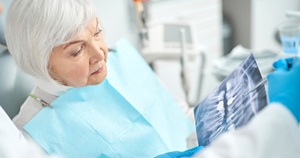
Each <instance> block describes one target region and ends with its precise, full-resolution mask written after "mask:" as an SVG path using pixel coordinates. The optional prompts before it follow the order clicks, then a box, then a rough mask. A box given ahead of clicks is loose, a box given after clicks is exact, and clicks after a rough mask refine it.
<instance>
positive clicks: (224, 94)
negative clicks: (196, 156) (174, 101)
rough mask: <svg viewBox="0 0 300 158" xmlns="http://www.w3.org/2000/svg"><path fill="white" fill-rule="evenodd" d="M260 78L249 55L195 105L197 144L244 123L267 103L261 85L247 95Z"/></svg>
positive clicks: (202, 143)
mask: <svg viewBox="0 0 300 158" xmlns="http://www.w3.org/2000/svg"><path fill="white" fill-rule="evenodd" d="M261 80H262V76H261V74H260V71H259V69H258V66H257V63H256V61H255V59H254V56H253V54H251V55H250V56H249V57H248V58H247V59H245V60H244V61H243V62H242V63H241V64H240V65H239V66H238V67H237V68H236V69H235V70H234V71H233V72H232V73H231V74H229V75H228V76H227V77H226V78H225V79H224V80H223V81H222V82H221V83H220V85H219V86H218V87H217V88H216V89H215V90H214V91H213V92H212V93H211V94H209V95H208V96H207V97H206V98H205V99H204V100H203V101H201V102H200V103H199V104H198V105H197V106H196V108H195V110H194V115H195V121H196V122H195V123H196V132H197V138H198V144H199V145H202V146H206V145H208V144H210V143H211V142H212V141H213V140H215V139H216V138H217V137H218V136H219V135H220V134H221V133H223V132H226V131H231V130H235V129H236V128H238V127H241V126H243V125H245V124H246V123H248V122H249V120H250V119H251V118H252V116H253V115H255V114H256V113H257V112H258V111H260V110H261V109H262V108H263V107H265V106H266V105H267V96H266V90H265V87H264V86H261V87H260V88H257V89H256V90H254V91H253V92H251V93H249V94H247V92H248V91H249V90H251V89H252V88H253V87H254V86H255V85H256V84H258V83H259V82H260V81H261ZM245 94H247V95H245Z"/></svg>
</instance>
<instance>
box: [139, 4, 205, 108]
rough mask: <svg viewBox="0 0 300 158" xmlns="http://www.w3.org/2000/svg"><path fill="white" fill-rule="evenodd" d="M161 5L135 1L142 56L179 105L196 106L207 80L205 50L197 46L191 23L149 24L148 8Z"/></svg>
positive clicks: (172, 21) (163, 22) (173, 21)
mask: <svg viewBox="0 0 300 158" xmlns="http://www.w3.org/2000/svg"><path fill="white" fill-rule="evenodd" d="M160 2H162V1H155V0H134V3H135V6H136V14H137V25H138V26H139V35H140V41H141V54H142V55H143V57H144V58H145V60H146V61H147V62H148V63H149V64H150V65H151V67H152V68H153V70H154V71H155V72H156V74H157V75H158V76H159V77H160V78H161V80H162V81H163V82H164V83H165V85H166V86H167V88H168V89H169V90H170V92H171V93H172V94H173V95H174V96H175V97H176V98H177V99H178V100H179V102H181V101H182V100H183V101H184V102H185V104H187V105H189V106H195V105H196V104H197V103H198V102H199V100H200V97H199V96H200V93H201V85H202V81H203V77H204V76H203V69H204V65H205V48H204V47H203V46H198V47H197V45H196V42H197V41H196V36H197V35H196V34H197V33H196V32H195V27H194V26H193V25H192V24H191V23H188V22H183V21H176V20H169V21H160V22H156V23H151V24H149V16H150V14H151V13H149V10H148V6H150V5H152V4H153V3H160Z"/></svg>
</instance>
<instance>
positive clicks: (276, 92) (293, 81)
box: [268, 58, 300, 122]
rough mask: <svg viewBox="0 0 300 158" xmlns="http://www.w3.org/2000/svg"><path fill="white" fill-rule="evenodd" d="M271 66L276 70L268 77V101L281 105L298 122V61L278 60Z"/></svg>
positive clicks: (299, 108)
mask: <svg viewBox="0 0 300 158" xmlns="http://www.w3.org/2000/svg"><path fill="white" fill-rule="evenodd" d="M273 65H274V67H275V68H276V70H275V71H274V72H273V73H271V74H270V75H268V97H269V101H270V102H271V103H272V102H278V103H281V104H283V105H284V106H285V107H287V108H288V109H289V110H290V111H291V112H292V113H293V115H294V116H295V118H296V119H297V121H298V122H300V106H299V102H300V93H299V89H300V82H299V81H300V59H299V58H293V60H291V58H288V59H279V60H278V61H277V62H275V63H274V64H273Z"/></svg>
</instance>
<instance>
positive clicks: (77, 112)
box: [24, 39, 194, 158]
mask: <svg viewBox="0 0 300 158" xmlns="http://www.w3.org/2000/svg"><path fill="white" fill-rule="evenodd" d="M116 47H117V52H116V53H109V56H108V57H109V60H108V65H107V67H108V77H107V79H106V80H105V81H104V82H103V83H101V84H99V85H96V86H87V87H83V88H73V89H71V90H70V91H68V92H67V93H65V94H63V95H62V96H60V97H59V98H57V99H56V100H54V101H53V102H52V103H51V105H52V106H53V107H54V108H53V109H51V108H44V109H43V110H41V111H40V112H39V113H38V114H37V115H36V116H35V117H34V118H33V119H32V120H30V121H29V122H28V123H27V124H26V125H25V127H24V129H25V130H26V131H27V132H28V133H29V134H30V135H31V136H32V137H33V138H34V139H35V140H36V141H37V142H38V143H39V144H40V145H42V147H43V148H44V149H45V150H46V151H47V152H48V153H49V154H51V155H52V154H59V155H62V156H63V157H72V158H76V157H80V158H81V157H154V156H156V155H159V154H161V153H165V152H169V151H175V150H186V138H187V136H188V135H189V134H190V133H191V132H192V131H194V126H193V125H192V123H191V122H190V121H189V120H188V119H187V117H186V116H185V115H184V113H183V112H182V110H181V109H180V107H179V106H178V105H177V104H176V102H175V101H174V99H173V98H172V96H171V95H170V93H169V92H168V91H167V90H166V89H165V88H164V87H163V86H162V84H161V83H160V82H159V80H158V79H157V78H156V76H155V74H154V73H153V71H152V70H151V69H150V67H149V66H148V65H147V63H145V61H144V60H143V58H142V57H141V56H140V55H139V53H138V52H137V51H136V50H135V49H134V48H133V47H132V46H131V45H130V43H129V42H128V41H126V40H125V39H123V40H120V41H119V42H118V43H117V46H116Z"/></svg>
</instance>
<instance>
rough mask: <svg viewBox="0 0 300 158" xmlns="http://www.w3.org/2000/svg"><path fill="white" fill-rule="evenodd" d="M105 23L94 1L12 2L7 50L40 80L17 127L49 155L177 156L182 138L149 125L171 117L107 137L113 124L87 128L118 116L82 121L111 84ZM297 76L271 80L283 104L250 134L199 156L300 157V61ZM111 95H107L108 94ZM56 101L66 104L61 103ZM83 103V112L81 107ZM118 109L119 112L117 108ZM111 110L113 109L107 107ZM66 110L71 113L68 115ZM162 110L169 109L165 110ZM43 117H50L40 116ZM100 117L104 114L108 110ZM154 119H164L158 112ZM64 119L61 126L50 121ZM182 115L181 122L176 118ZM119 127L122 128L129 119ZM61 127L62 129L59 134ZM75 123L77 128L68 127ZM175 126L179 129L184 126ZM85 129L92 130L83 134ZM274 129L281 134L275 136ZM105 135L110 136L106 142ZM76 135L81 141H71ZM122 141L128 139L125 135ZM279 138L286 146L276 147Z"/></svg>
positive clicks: (257, 122) (216, 144)
mask: <svg viewBox="0 0 300 158" xmlns="http://www.w3.org/2000/svg"><path fill="white" fill-rule="evenodd" d="M99 25H100V22H99V19H98V18H97V17H96V11H95V8H94V5H93V3H92V2H91V1H90V0H14V1H13V2H12V4H11V6H10V8H9V12H8V17H7V25H6V31H7V32H6V39H7V45H8V49H9V50H10V52H11V54H12V55H13V57H14V59H15V61H16V63H17V65H18V66H19V68H20V69H21V70H23V71H24V72H26V73H27V74H30V75H32V76H33V77H35V78H36V84H37V87H36V88H35V89H34V90H33V91H32V92H31V94H30V97H28V99H27V100H26V101H25V102H24V104H23V105H22V107H21V111H20V113H19V114H18V115H17V116H16V117H15V118H14V123H15V124H16V125H17V127H18V128H19V129H20V130H22V131H23V132H24V134H25V135H27V136H28V139H32V138H34V140H36V142H38V144H39V145H40V146H41V147H42V148H44V150H45V151H46V152H47V153H49V154H50V155H53V154H54V155H61V156H63V157H153V156H155V155H159V154H162V153H164V152H168V151H172V150H178V149H179V148H176V147H175V146H176V144H177V142H180V141H177V139H178V138H179V137H180V135H179V134H177V136H178V138H177V137H170V138H166V139H165V138H162V137H160V136H161V135H159V136H157V135H155V133H156V132H158V130H159V129H155V128H153V127H151V126H150V127H149V126H148V124H147V123H148V122H147V121H149V122H150V121H153V120H154V121H156V123H157V122H158V123H159V122H172V119H170V118H167V116H166V117H164V119H160V120H155V116H147V117H148V118H151V119H148V120H147V121H145V120H144V121H141V122H135V123H136V124H132V126H130V130H129V129H127V128H126V129H125V130H123V131H121V133H116V135H111V133H113V134H114V132H116V131H111V132H108V133H105V134H103V135H102V134H101V129H103V130H105V131H106V132H107V131H109V129H108V130H107V129H106V128H110V127H107V126H103V127H101V126H100V127H99V126H97V125H96V126H97V127H99V128H98V129H97V130H94V129H92V128H91V126H86V124H88V125H93V123H95V124H98V123H101V122H105V121H111V122H115V121H116V120H114V119H116V118H113V117H110V114H108V115H105V116H107V118H98V120H96V121H94V122H93V121H92V122H88V121H86V120H83V119H82V118H78V117H77V116H83V115H81V114H80V112H81V111H76V109H75V108H76V107H80V108H81V109H83V111H85V112H86V115H85V119H87V118H89V115H91V116H94V115H97V116H98V114H99V113H97V112H99V111H96V112H95V111H94V110H91V109H93V108H94V109H97V108H95V107H92V106H89V105H86V104H84V103H85V102H86V100H84V99H85V98H89V95H92V93H91V92H90V91H92V92H96V91H97V90H99V91H100V89H97V88H99V87H98V86H97V85H106V84H107V82H106V76H107V67H106V64H107V62H108V60H107V59H108V49H107V47H106V45H105V42H104V40H103V35H102V32H101V29H99ZM283 65H284V64H283ZM281 67H282V65H281ZM281 67H279V68H281ZM292 70H293V71H290V70H285V71H284V72H280V75H278V73H275V74H273V76H271V78H270V81H269V82H271V83H272V84H273V85H274V84H275V83H276V80H277V79H279V80H280V79H282V80H283V81H284V84H282V86H272V85H271V86H269V87H272V89H271V90H270V92H272V93H270V94H272V95H271V96H270V100H271V101H272V102H277V104H271V105H272V106H268V107H267V108H266V110H265V111H263V112H261V114H259V115H258V116H257V117H256V118H254V119H253V121H252V122H251V123H250V124H249V126H246V127H245V128H244V129H241V130H240V131H237V132H236V133H229V134H225V135H224V136H222V137H221V139H219V140H216V141H215V142H214V143H213V144H211V145H210V146H209V147H208V148H207V149H205V150H203V152H200V155H198V156H199V157H207V158H213V157H231V158H234V157H246V156H248V157H264V158H266V157H272V158H274V157H276V156H277V157H280V156H285V157H299V155H297V154H299V152H298V151H300V150H299V146H300V143H299V140H300V139H299V135H297V132H296V130H297V123H296V120H295V118H297V119H298V120H297V121H300V119H299V117H300V114H299V113H300V110H299V106H298V105H297V104H295V103H297V102H299V101H300V100H299V98H300V96H299V93H297V92H296V89H297V88H298V89H299V88H300V85H299V83H298V82H295V81H297V80H299V77H300V72H299V71H298V70H300V63H299V62H297V63H296V64H295V68H294V69H292ZM294 70H295V71H294ZM119 73H120V72H119ZM289 78H292V79H293V80H292V82H290V81H289ZM100 83H101V84H100ZM291 85H292V86H291ZM145 86H146V85H145ZM286 86H287V87H291V89H292V90H290V91H288V92H289V95H288V96H294V97H291V98H292V99H291V98H290V97H282V96H281V95H280V92H282V90H283V89H284V88H286ZM100 88H101V86H100ZM104 88H107V87H104ZM147 88H151V87H147ZM85 90H88V91H85ZM95 90H96V91H95ZM105 90H106V89H104V91H102V92H103V94H104V93H105ZM76 93H81V95H76ZM82 93H83V94H82ZM96 93H97V92H96ZM107 93H108V91H107ZM74 94H75V96H76V97H78V96H83V98H80V99H81V100H80V99H79V100H78V99H77V98H76V97H73V98H72V97H71V99H75V100H76V99H77V101H76V102H75V103H74V104H73V105H68V103H70V102H68V101H70V100H67V101H66V100H65V99H70V98H68V97H69V96H70V95H74ZM278 94H279V95H278ZM100 95H101V94H100ZM96 97H97V96H96ZM112 97H117V96H112ZM293 98H294V99H293ZM98 101H99V100H98ZM110 101H111V102H113V101H114V100H113V99H111V100H110ZM159 101H160V100H159ZM161 101H163V100H161ZM58 102H59V103H61V104H64V105H57V104H55V103H58ZM124 103H125V102H124ZM80 104H84V105H85V106H83V107H82V106H80ZM52 105H53V106H54V109H51V108H53V107H52ZM124 106H125V104H124V105H123V104H122V105H119V106H118V107H120V108H122V107H124ZM153 106H154V105H153ZM50 107H51V108H50ZM74 107H75V108H74ZM118 107H115V110H117V109H118ZM105 108H111V107H109V105H108V107H105ZM161 108H163V107H161ZM68 109H71V110H69V111H68ZM60 110H62V111H63V112H74V111H75V112H78V115H67V114H66V115H64V114H61V113H60ZM98 110H99V109H98ZM113 110H114V109H113ZM100 111H101V109H100ZM162 111H164V110H163V109H162V110H161V111H159V112H162ZM45 112H46V114H49V115H46V116H45V115H44V117H41V115H42V114H45ZM164 112H165V111H164ZM173 112H174V111H172V112H171V113H173ZM100 114H106V113H105V111H104V113H100ZM111 114H112V113H111ZM118 114H119V113H118ZM133 114H135V113H128V114H126V115H125V116H127V117H128V118H130V119H131V117H132V116H133ZM152 115H159V113H155V114H152ZM176 115H177V113H176ZM47 116H48V117H47ZM58 116H59V118H61V119H62V120H63V121H61V120H60V119H57V120H55V119H53V118H52V117H58ZM67 116H68V117H67ZM100 116H101V115H100ZM139 116H141V117H136V118H134V119H133V121H136V120H140V119H141V118H143V115H139ZM127 117H124V119H126V118H127ZM177 117H181V116H180V115H177ZM40 118H45V119H40ZM33 120H34V121H38V124H34V126H33V127H34V128H31V130H29V129H28V128H27V129H28V130H27V131H24V127H26V126H27V127H28V124H31V125H32V121H33ZM78 120H79V121H80V122H79V121H78ZM92 120H93V118H92ZM261 120H265V121H261ZM118 121H120V122H122V121H123V120H122V119H121V120H118ZM172 123H174V122H172ZM56 125H57V126H58V127H62V128H59V129H55V130H53V129H54V128H56ZM72 125H73V126H74V128H70V127H72ZM165 125H166V126H167V127H164V126H159V127H160V128H163V129H162V130H166V132H165V133H166V135H164V136H168V135H170V134H173V133H180V132H181V131H180V130H184V129H180V130H179V132H178V130H175V128H169V127H171V126H168V125H167V124H165ZM175 125H178V126H179V122H178V124H176V123H175ZM275 125H276V126H275ZM119 126H120V128H121V127H122V126H123V124H119ZM31 127H32V126H31ZM80 127H83V128H85V129H86V130H87V131H89V132H86V131H81V129H79V128H80ZM277 127H278V128H277ZM149 128H150V129H151V130H149ZM275 130H276V131H277V133H274V132H275ZM128 131H129V132H128ZM27 132H28V133H27ZM51 132H53V133H51ZM56 132H57V133H56ZM131 132H135V133H134V134H135V135H134V136H133V137H132V136H130V137H129V136H128V135H129V134H131ZM160 132H162V131H160ZM182 133H183V132H182ZM28 134H29V135H28ZM39 134H40V135H39ZM106 134H107V135H110V136H112V137H109V138H107V137H106ZM127 134H128V135H127ZM70 135H76V136H77V137H76V138H75V137H69V136H70ZM120 135H122V137H119V136H120ZM43 136H44V137H43ZM78 136H79V137H78ZM90 136H91V137H90ZM127 136H128V137H127ZM65 138H66V139H65ZM69 138H74V139H75V140H73V139H69ZM276 139H278V140H280V142H276V141H274V140H276ZM99 141H100V142H99ZM99 143H100V145H99ZM101 143H102V144H103V145H102V144H101ZM269 143H270V144H269ZM95 144H96V146H95ZM256 145H257V146H258V147H256ZM257 148H259V149H257ZM283 148H284V149H283ZM122 149H123V150H122ZM199 149H200V148H194V149H191V150H187V151H186V152H182V153H181V152H171V153H167V154H164V155H161V156H160V157H168V156H170V157H183V156H191V155H193V154H194V153H196V152H197V151H198V150H199ZM282 151H284V152H282ZM270 153H271V154H270Z"/></svg>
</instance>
